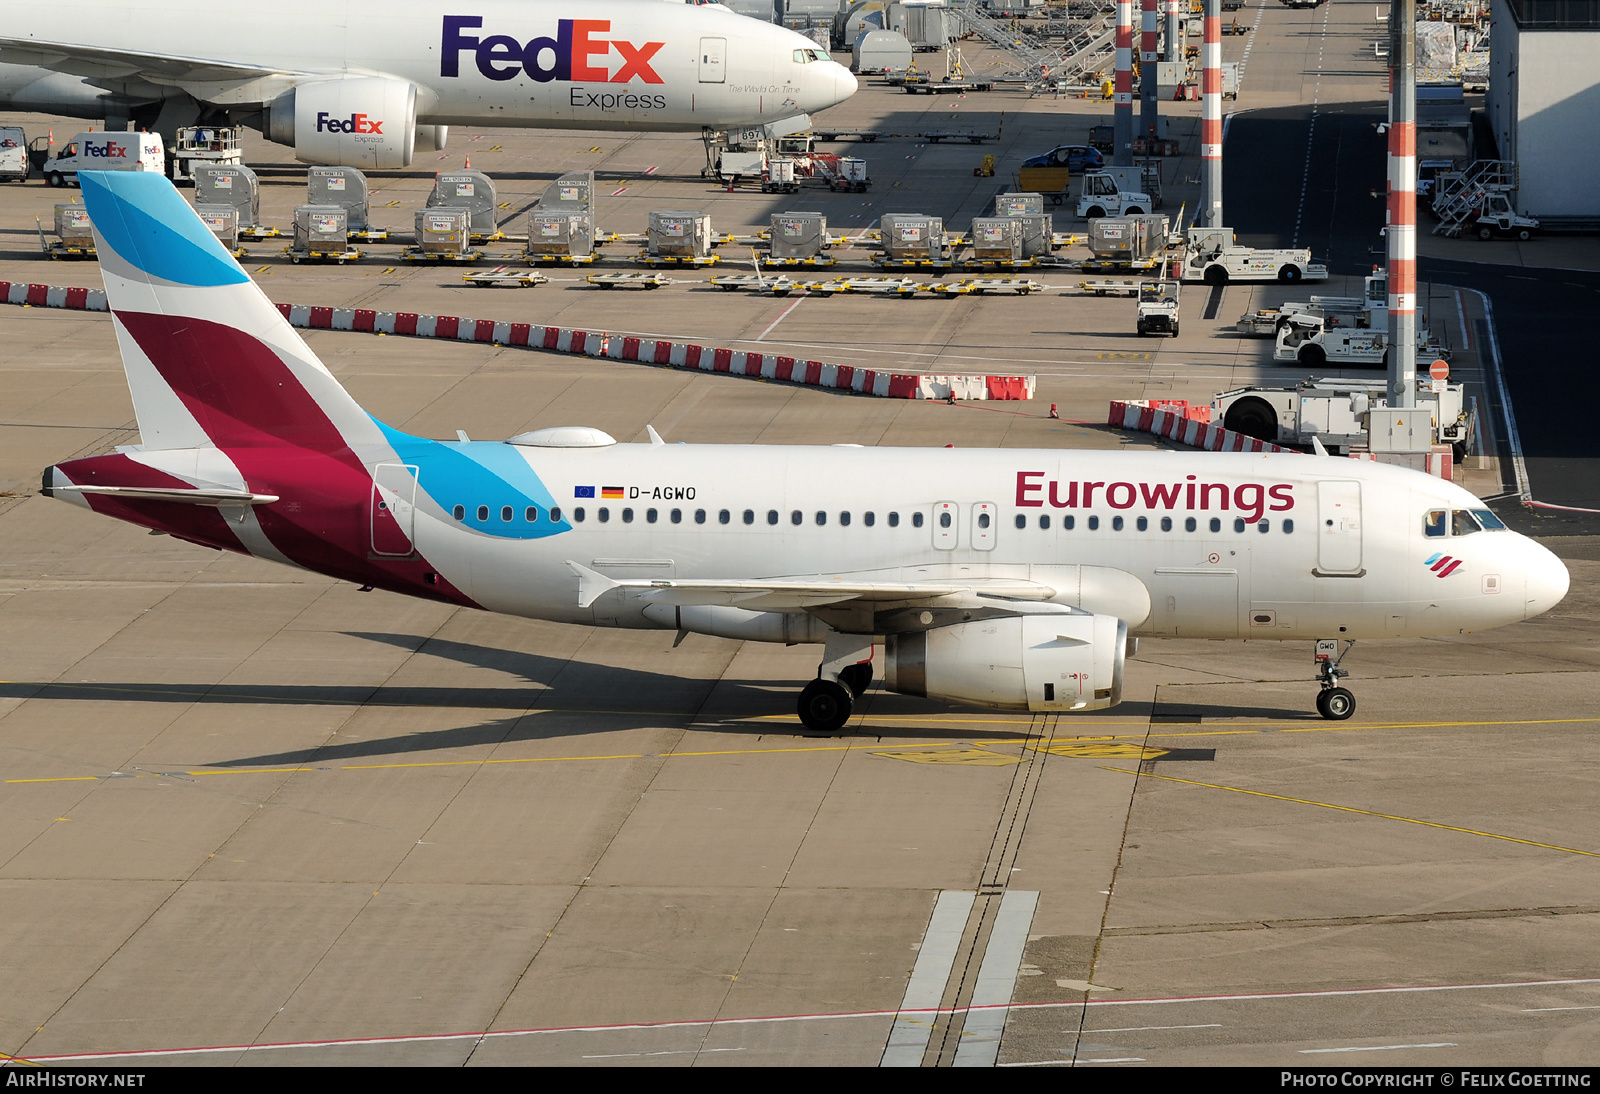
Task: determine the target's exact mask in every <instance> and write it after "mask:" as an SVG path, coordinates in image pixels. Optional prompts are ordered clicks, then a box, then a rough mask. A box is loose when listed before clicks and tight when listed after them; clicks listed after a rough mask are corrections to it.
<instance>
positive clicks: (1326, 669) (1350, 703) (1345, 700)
mask: <svg viewBox="0 0 1600 1094" xmlns="http://www.w3.org/2000/svg"><path fill="white" fill-rule="evenodd" d="M1354 648H1355V640H1354V639H1351V640H1350V641H1347V642H1346V643H1345V644H1344V650H1343V651H1342V652H1341V651H1340V649H1339V640H1338V639H1337V638H1319V639H1317V649H1316V654H1315V657H1316V662H1317V679H1318V681H1320V682H1321V684H1322V690H1321V691H1319V692H1318V693H1317V713H1318V714H1320V715H1322V716H1323V717H1324V718H1326V719H1328V720H1329V721H1331V722H1342V721H1344V720H1345V719H1346V718H1348V717H1350V715H1352V714H1354V713H1355V712H1356V697H1355V695H1354V694H1353V693H1352V692H1351V691H1350V689H1349V688H1343V687H1340V686H1339V677H1341V676H1348V675H1350V674H1349V673H1348V672H1346V671H1345V670H1344V669H1341V668H1340V667H1339V663H1340V662H1342V661H1343V660H1344V657H1345V654H1347V653H1349V652H1350V651H1351V650H1352V649H1354Z"/></svg>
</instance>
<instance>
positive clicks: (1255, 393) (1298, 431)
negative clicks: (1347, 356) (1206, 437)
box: [1211, 379, 1476, 461]
mask: <svg viewBox="0 0 1600 1094" xmlns="http://www.w3.org/2000/svg"><path fill="white" fill-rule="evenodd" d="M1435 386H1437V387H1438V388H1440V390H1438V391H1435V390H1434V388H1435ZM1386 389H1387V381H1386V380H1382V379H1371V380H1335V379H1308V380H1305V381H1302V382H1301V383H1299V384H1296V385H1294V386H1293V387H1241V388H1235V389H1233V390H1232V391H1224V392H1222V393H1220V394H1218V395H1217V397H1216V398H1215V399H1213V400H1212V401H1211V406H1212V415H1211V420H1212V421H1214V422H1220V423H1221V424H1222V426H1223V428H1224V429H1230V430H1232V431H1233V432H1235V433H1243V434H1244V435H1245V436H1247V437H1255V438H1257V439H1259V440H1263V441H1269V442H1271V443H1272V444H1280V445H1301V446H1309V445H1310V444H1311V440H1312V438H1313V437H1315V438H1316V439H1317V440H1318V441H1320V442H1321V443H1322V446H1323V447H1324V448H1326V449H1327V450H1328V451H1329V452H1331V453H1334V454H1335V455H1341V454H1342V455H1348V454H1349V452H1350V450H1351V448H1353V447H1359V446H1364V445H1366V444H1367V443H1368V440H1367V425H1366V414H1367V411H1369V410H1371V409H1373V408H1375V407H1376V408H1382V407H1386V406H1387V405H1388V401H1387V400H1388V395H1387V390H1386ZM1417 409H1418V410H1419V411H1422V412H1425V413H1427V414H1428V415H1429V417H1430V419H1431V420H1432V422H1433V426H1434V440H1435V441H1436V442H1437V443H1439V444H1448V445H1450V446H1451V450H1452V453H1453V455H1454V457H1455V459H1456V460H1458V461H1459V460H1462V459H1465V458H1466V457H1467V456H1468V455H1470V454H1471V453H1472V448H1473V444H1474V437H1475V436H1476V434H1475V432H1474V429H1475V422H1474V416H1475V414H1474V410H1473V408H1472V407H1471V404H1470V403H1469V401H1468V399H1467V395H1466V388H1465V386H1464V385H1462V384H1451V383H1441V384H1438V385H1435V384H1434V383H1433V382H1432V381H1431V380H1428V379H1423V380H1421V381H1419V382H1418V384H1417Z"/></svg>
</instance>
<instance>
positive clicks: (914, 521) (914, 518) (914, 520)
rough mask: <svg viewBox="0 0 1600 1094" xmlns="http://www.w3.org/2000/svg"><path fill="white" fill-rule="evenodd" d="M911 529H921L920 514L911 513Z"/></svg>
mask: <svg viewBox="0 0 1600 1094" xmlns="http://www.w3.org/2000/svg"><path fill="white" fill-rule="evenodd" d="M911 527H913V528H921V527H922V514H921V513H912V514H911Z"/></svg>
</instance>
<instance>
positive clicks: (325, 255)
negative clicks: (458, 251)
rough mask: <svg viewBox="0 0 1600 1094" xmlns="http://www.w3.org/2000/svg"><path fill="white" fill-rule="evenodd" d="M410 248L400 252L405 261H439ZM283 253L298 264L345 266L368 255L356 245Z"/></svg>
mask: <svg viewBox="0 0 1600 1094" xmlns="http://www.w3.org/2000/svg"><path fill="white" fill-rule="evenodd" d="M410 250H411V248H407V250H405V251H402V252H400V258H401V259H402V260H403V261H406V262H416V261H429V262H432V261H438V256H437V255H432V254H427V255H420V257H417V258H414V257H412V255H411V254H410V253H409V251H410ZM283 253H284V254H286V255H288V256H289V260H290V261H291V262H293V263H294V264H295V265H296V266H298V265H300V264H301V263H302V262H332V263H334V264H336V265H339V266H343V265H344V264H345V263H346V262H360V261H361V260H362V259H363V258H365V257H366V256H367V253H366V252H365V251H358V250H356V249H355V248H354V247H346V248H344V249H343V250H321V249H319V248H315V247H311V248H306V249H304V250H296V249H295V248H293V247H285V248H284V249H283Z"/></svg>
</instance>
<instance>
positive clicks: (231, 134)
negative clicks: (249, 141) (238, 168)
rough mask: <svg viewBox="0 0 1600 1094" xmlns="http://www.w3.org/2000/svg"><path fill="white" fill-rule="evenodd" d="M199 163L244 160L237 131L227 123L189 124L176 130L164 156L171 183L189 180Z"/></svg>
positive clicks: (192, 177)
mask: <svg viewBox="0 0 1600 1094" xmlns="http://www.w3.org/2000/svg"><path fill="white" fill-rule="evenodd" d="M202 163H226V164H235V165H237V164H242V163H244V152H243V151H242V150H241V149H240V148H239V130H238V129H235V128H232V127H229V126H216V125H191V126H185V127H184V128H182V129H180V130H178V133H177V136H176V137H175V138H174V140H173V142H172V148H171V149H170V150H169V154H168V157H167V175H168V177H170V178H171V179H172V181H173V182H193V181H194V169H195V167H197V166H198V165H200V164H202Z"/></svg>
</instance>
